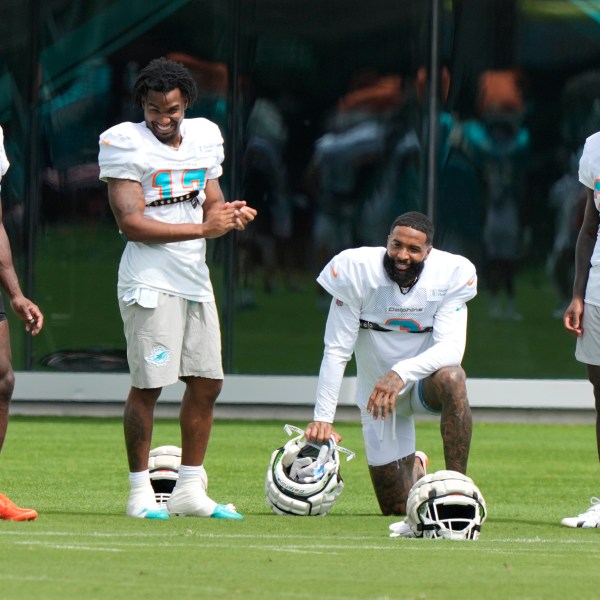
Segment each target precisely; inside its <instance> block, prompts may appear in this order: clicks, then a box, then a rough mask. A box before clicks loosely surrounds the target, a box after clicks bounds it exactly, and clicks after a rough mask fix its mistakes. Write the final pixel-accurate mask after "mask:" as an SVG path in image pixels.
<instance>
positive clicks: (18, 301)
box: [10, 296, 44, 335]
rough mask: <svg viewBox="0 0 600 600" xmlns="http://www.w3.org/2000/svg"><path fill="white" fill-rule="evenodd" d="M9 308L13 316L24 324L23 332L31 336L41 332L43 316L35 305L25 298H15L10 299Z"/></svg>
mask: <svg viewBox="0 0 600 600" xmlns="http://www.w3.org/2000/svg"><path fill="white" fill-rule="evenodd" d="M10 306H11V308H12V309H13V312H14V313H15V315H17V317H19V319H21V321H23V323H25V331H27V332H28V333H31V335H37V334H38V333H39V332H40V331H41V329H42V327H43V326H44V315H43V314H42V311H41V310H40V309H39V308H38V306H37V305H36V304H34V303H33V302H32V301H31V300H29V299H28V298H25V296H15V297H14V298H12V299H11V301H10Z"/></svg>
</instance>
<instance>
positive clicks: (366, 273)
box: [314, 248, 477, 423]
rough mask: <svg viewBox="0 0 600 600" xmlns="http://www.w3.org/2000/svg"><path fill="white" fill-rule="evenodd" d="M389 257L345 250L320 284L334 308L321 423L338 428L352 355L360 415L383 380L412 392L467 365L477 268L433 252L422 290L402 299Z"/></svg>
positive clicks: (380, 251) (377, 251)
mask: <svg viewBox="0 0 600 600" xmlns="http://www.w3.org/2000/svg"><path fill="white" fill-rule="evenodd" d="M385 253H386V249H385V248H356V249H352V250H346V251H344V252H342V253H340V254H338V255H337V256H335V257H334V258H333V259H332V260H331V261H330V262H329V264H327V266H326V267H325V268H324V269H323V271H322V272H321V274H320V275H319V277H318V278H317V281H318V282H319V283H320V284H321V286H323V288H325V290H327V291H328V292H329V293H330V294H331V295H332V296H333V301H332V303H331V308H330V311H329V316H328V318H327V326H326V328H325V352H324V355H323V362H322V364H321V371H320V374H319V383H318V389H317V402H316V406H315V415H314V419H315V420H316V421H325V422H329V423H333V419H334V415H335V409H336V407H337V401H338V396H339V391H340V387H341V384H342V379H343V375H344V369H345V367H346V363H347V362H348V360H349V359H350V358H351V356H352V353H353V352H354V355H355V358H356V364H357V389H356V401H357V404H358V405H359V406H361V407H366V405H367V402H368V400H369V396H370V395H371V392H372V391H373V388H374V386H375V384H376V382H377V380H378V379H379V378H380V377H381V376H382V375H384V374H385V373H387V372H388V371H389V370H390V369H393V370H394V371H395V372H396V373H398V375H400V377H401V378H402V380H403V381H404V383H405V384H409V383H411V382H415V381H417V380H420V379H423V378H425V377H427V376H428V375H431V374H432V373H434V372H435V371H437V370H439V369H440V368H442V367H445V366H452V365H460V363H461V360H462V357H463V354H464V350H465V343H466V334H467V307H466V302H467V301H469V300H470V299H471V298H473V297H474V296H475V294H476V293H477V275H476V272H475V266H474V265H473V264H472V263H471V262H470V261H468V260H467V259H466V258H464V257H462V256H457V255H455V254H450V253H448V252H442V251H440V250H436V249H435V248H434V249H432V250H431V252H430V253H429V256H428V258H427V260H426V261H425V267H424V269H423V271H422V273H421V275H420V276H419V279H418V281H417V283H416V284H415V285H414V286H413V287H412V288H411V289H410V291H409V292H408V293H406V294H402V293H401V291H400V287H399V286H398V285H397V284H396V283H394V282H393V281H392V280H391V279H390V278H389V277H388V276H387V274H386V272H385V269H384V267H383V257H384V255H385ZM361 321H363V327H361ZM380 329H383V330H384V331H380Z"/></svg>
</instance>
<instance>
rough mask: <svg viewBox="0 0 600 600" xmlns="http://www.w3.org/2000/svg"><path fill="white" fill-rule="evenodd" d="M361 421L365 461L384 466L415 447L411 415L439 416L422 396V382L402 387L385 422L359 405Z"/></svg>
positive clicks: (406, 454)
mask: <svg viewBox="0 0 600 600" xmlns="http://www.w3.org/2000/svg"><path fill="white" fill-rule="evenodd" d="M360 413H361V422H362V431H363V439H364V443H365V454H366V455H367V463H368V464H369V465H370V466H372V467H380V466H382V465H387V464H389V463H391V462H393V461H395V460H400V459H401V458H405V457H406V456H408V455H409V454H412V453H413V452H414V451H415V450H416V447H415V423H414V419H413V415H416V414H429V415H439V414H440V413H439V411H437V410H433V409H432V408H430V407H429V406H428V405H427V404H426V402H425V400H424V398H423V381H417V382H416V383H415V384H414V385H409V386H406V387H405V388H403V390H402V392H401V393H400V394H399V395H398V400H397V402H396V412H395V414H394V415H389V416H388V417H386V419H385V421H382V420H381V417H380V418H379V419H373V415H372V414H371V413H369V412H367V410H366V408H363V407H361V409H360Z"/></svg>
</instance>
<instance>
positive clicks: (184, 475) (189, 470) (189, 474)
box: [179, 465, 205, 483]
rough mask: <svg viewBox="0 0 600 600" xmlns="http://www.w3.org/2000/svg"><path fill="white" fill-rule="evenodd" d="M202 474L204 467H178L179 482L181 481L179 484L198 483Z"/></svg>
mask: <svg viewBox="0 0 600 600" xmlns="http://www.w3.org/2000/svg"><path fill="white" fill-rule="evenodd" d="M204 472H205V471H204V465H200V466H199V467H192V466H190V465H180V466H179V481H181V483H188V482H189V483H192V482H196V481H200V479H201V477H202V474H203V473H204Z"/></svg>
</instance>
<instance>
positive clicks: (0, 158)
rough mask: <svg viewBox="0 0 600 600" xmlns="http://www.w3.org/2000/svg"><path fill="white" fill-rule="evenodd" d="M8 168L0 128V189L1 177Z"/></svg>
mask: <svg viewBox="0 0 600 600" xmlns="http://www.w3.org/2000/svg"><path fill="white" fill-rule="evenodd" d="M9 166H10V163H9V162H8V158H7V156H6V152H5V150H4V132H3V131H2V127H0V189H1V187H2V177H3V176H4V174H5V173H6V171H8V167H9Z"/></svg>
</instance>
